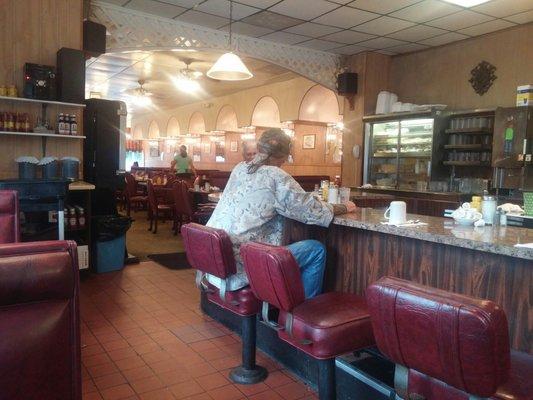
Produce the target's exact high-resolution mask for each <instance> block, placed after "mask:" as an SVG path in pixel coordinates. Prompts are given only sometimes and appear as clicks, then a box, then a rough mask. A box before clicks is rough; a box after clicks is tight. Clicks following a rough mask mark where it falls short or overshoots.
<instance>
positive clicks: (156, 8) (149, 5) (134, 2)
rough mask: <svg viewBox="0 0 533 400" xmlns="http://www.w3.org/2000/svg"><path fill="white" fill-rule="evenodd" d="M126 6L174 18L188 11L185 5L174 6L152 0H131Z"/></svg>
mask: <svg viewBox="0 0 533 400" xmlns="http://www.w3.org/2000/svg"><path fill="white" fill-rule="evenodd" d="M126 8H131V9H132V10H137V11H142V12H145V13H149V14H153V15H159V16H160V17H167V18H174V17H175V16H176V15H179V14H181V13H182V12H184V11H186V9H185V8H183V7H178V6H174V5H172V4H166V3H160V2H158V1H152V0H131V1H130V2H129V3H128V4H127V5H126Z"/></svg>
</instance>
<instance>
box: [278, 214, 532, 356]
mask: <svg viewBox="0 0 533 400" xmlns="http://www.w3.org/2000/svg"><path fill="white" fill-rule="evenodd" d="M382 213H383V211H382V210H373V209H368V208H367V209H359V210H358V211H357V212H356V213H354V214H349V215H346V216H339V217H336V218H335V220H334V222H333V223H332V224H331V225H330V227H329V228H321V227H317V226H311V225H304V224H301V223H299V222H296V221H293V220H289V221H288V223H287V225H286V241H287V243H292V242H295V241H299V240H304V239H317V240H319V241H321V242H322V243H324V244H325V245H326V248H327V253H328V255H327V268H326V277H325V290H326V291H331V290H337V291H342V292H350V293H357V294H361V295H364V293H365V290H366V288H367V287H368V286H369V285H370V284H371V283H373V282H375V281H377V280H378V279H379V278H381V277H383V276H396V277H399V278H403V279H407V280H410V281H414V282H418V283H421V284H424V285H428V286H433V287H436V288H440V289H444V290H449V291H452V292H456V293H461V294H465V295H468V296H473V297H477V298H485V299H490V300H493V301H495V302H496V303H498V304H500V305H501V306H502V307H503V309H504V310H505V312H506V314H507V318H508V320H509V330H510V339H511V346H512V348H514V349H517V350H521V351H526V352H529V353H532V352H533V348H532V347H533V346H532V343H531V333H532V332H533V315H532V312H531V310H532V302H533V299H532V298H531V297H532V296H531V284H532V283H533V250H532V249H519V248H516V247H513V245H514V244H516V243H518V242H520V243H528V242H533V230H528V229H524V228H516V227H505V228H501V230H500V228H491V227H485V228H483V230H480V229H477V230H474V228H466V229H465V228H463V227H458V226H456V225H454V224H453V220H449V219H445V218H437V217H427V216H413V215H409V218H410V219H411V218H416V219H420V220H422V221H425V222H428V225H427V226H424V227H416V228H413V227H409V228H397V227H390V226H384V225H381V223H380V222H381V220H382V215H383V214H382Z"/></svg>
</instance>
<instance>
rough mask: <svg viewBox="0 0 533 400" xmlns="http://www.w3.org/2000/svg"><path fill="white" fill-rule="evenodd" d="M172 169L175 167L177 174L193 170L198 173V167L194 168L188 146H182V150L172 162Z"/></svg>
mask: <svg viewBox="0 0 533 400" xmlns="http://www.w3.org/2000/svg"><path fill="white" fill-rule="evenodd" d="M170 169H175V170H176V173H177V174H184V173H187V172H192V173H193V174H195V175H196V169H195V168H194V165H193V163H192V159H191V157H189V155H188V154H187V147H186V146H184V145H182V146H180V152H179V154H176V156H175V157H174V160H172V162H171V163H170Z"/></svg>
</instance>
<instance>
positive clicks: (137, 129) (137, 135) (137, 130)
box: [132, 124, 144, 140]
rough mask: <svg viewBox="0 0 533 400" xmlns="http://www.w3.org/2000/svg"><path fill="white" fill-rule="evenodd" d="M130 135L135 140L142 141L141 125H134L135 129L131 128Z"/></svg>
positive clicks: (142, 131)
mask: <svg viewBox="0 0 533 400" xmlns="http://www.w3.org/2000/svg"><path fill="white" fill-rule="evenodd" d="M132 134H133V138H134V139H135V140H138V139H144V130H143V127H142V125H140V124H137V125H135V127H134V128H133V131H132Z"/></svg>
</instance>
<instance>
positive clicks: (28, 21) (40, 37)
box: [0, 0, 83, 178]
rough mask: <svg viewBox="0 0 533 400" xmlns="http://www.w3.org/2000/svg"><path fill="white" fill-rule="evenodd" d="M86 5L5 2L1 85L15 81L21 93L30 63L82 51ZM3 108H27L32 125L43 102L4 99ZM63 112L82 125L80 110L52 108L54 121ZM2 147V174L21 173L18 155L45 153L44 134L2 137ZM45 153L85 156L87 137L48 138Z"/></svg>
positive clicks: (0, 23) (0, 9)
mask: <svg viewBox="0 0 533 400" xmlns="http://www.w3.org/2000/svg"><path fill="white" fill-rule="evenodd" d="M82 6H83V0H0V85H2V84H4V85H15V86H16V87H17V89H18V91H19V95H21V93H22V79H23V68H24V64H25V63H26V62H31V63H37V64H45V65H55V64H56V53H57V51H58V50H59V49H60V48H61V47H69V48H73V49H81V48H82V33H83V23H82V20H83V19H82ZM0 111H11V112H27V113H29V114H30V117H31V119H32V121H31V123H32V126H33V124H34V123H35V119H36V117H37V115H39V113H40V106H37V105H31V106H28V105H15V104H13V103H11V102H4V101H1V102H0ZM58 112H68V113H69V114H76V115H77V117H78V121H79V126H80V129H82V120H83V118H82V112H81V110H79V109H73V108H68V109H67V108H59V107H49V108H48V118H50V120H51V122H52V123H53V124H54V125H55V119H56V116H57V113H58ZM0 149H1V151H2V157H1V158H0V178H14V177H16V176H17V165H16V163H15V162H14V159H15V158H16V157H18V156H21V155H32V156H35V157H37V158H41V157H42V156H43V154H42V151H41V138H39V137H21V136H0ZM46 155H50V156H57V157H62V156H75V157H79V158H80V159H81V158H82V156H83V144H82V141H81V140H74V139H64V138H63V139H61V138H57V139H56V138H53V139H49V140H48V141H47V154H46Z"/></svg>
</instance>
